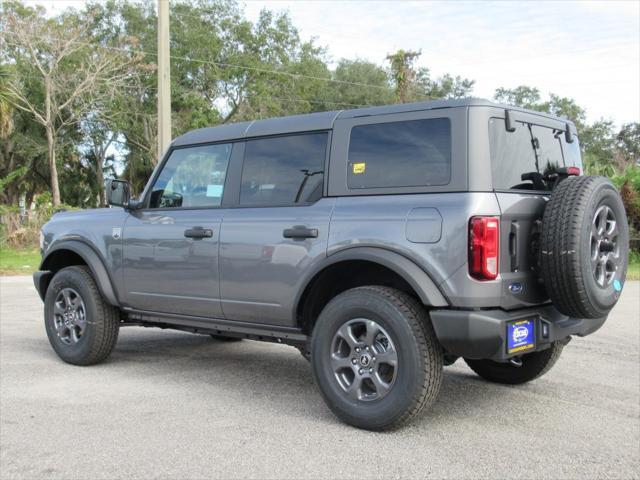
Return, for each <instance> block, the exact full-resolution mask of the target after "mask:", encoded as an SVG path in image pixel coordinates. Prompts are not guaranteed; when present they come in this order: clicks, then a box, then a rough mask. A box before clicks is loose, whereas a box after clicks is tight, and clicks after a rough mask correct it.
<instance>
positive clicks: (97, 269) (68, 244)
mask: <svg viewBox="0 0 640 480" xmlns="http://www.w3.org/2000/svg"><path fill="white" fill-rule="evenodd" d="M60 250H70V251H72V252H74V253H76V254H77V255H79V256H80V257H81V258H82V259H83V260H84V262H85V263H86V264H87V266H88V267H89V269H90V270H91V273H92V275H93V279H94V280H95V282H96V285H97V286H98V289H99V290H100V293H101V294H102V296H103V297H104V299H105V300H106V301H107V302H108V303H109V304H111V305H114V306H116V307H117V306H119V305H120V303H119V302H118V296H117V294H116V290H115V289H114V288H113V285H114V284H113V282H112V281H111V277H110V276H109V272H108V271H107V269H106V267H105V266H104V263H103V261H102V259H101V258H100V256H99V255H98V254H97V253H96V251H95V250H94V249H93V248H92V247H91V246H89V245H88V244H86V243H84V242H82V241H79V240H63V241H61V242H59V243H56V244H54V245H52V246H51V248H49V250H47V253H46V255H45V257H44V258H43V259H42V263H41V264H40V270H41V272H36V274H34V282H35V283H36V289H37V290H38V293H39V294H40V298H42V299H43V300H44V297H45V294H46V291H47V287H48V286H49V282H50V281H51V278H53V272H51V270H50V262H51V258H52V255H51V254H52V253H54V252H57V251H60ZM47 273H48V274H47ZM38 274H40V275H38ZM36 276H38V279H37V280H36Z"/></svg>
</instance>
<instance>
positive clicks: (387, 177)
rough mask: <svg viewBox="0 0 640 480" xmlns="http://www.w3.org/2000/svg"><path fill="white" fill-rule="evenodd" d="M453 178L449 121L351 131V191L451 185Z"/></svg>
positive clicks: (349, 175) (363, 128) (369, 127)
mask: <svg viewBox="0 0 640 480" xmlns="http://www.w3.org/2000/svg"><path fill="white" fill-rule="evenodd" d="M450 179H451V123H450V122H449V119H447V118H435V119H423V120H410V121H403V122H390V123H376V124H372V125H360V126H357V127H354V128H353V129H352V130H351V139H350V141H349V162H348V173H347V184H348V187H349V188H350V189H359V188H387V187H419V186H428V185H447V184H448V183H449V181H450Z"/></svg>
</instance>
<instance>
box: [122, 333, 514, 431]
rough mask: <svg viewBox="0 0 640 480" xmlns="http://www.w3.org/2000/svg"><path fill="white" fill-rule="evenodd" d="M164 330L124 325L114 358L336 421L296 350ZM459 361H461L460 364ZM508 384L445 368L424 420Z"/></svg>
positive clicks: (474, 407) (477, 402)
mask: <svg viewBox="0 0 640 480" xmlns="http://www.w3.org/2000/svg"><path fill="white" fill-rule="evenodd" d="M154 333H155V332H154ZM165 335H166V338H163V336H162V335H160V336H159V335H157V334H154V335H153V336H149V337H148V338H139V337H134V338H127V335H126V330H125V335H123V338H121V339H120V341H119V342H118V346H117V347H116V351H114V354H113V358H112V362H113V363H114V364H122V365H124V364H127V365H128V366H129V365H132V364H133V365H135V364H137V365H138V368H139V365H140V364H145V363H149V362H151V363H157V362H160V363H161V364H162V369H164V370H165V373H166V374H169V375H171V374H172V373H175V374H176V375H180V376H181V377H186V378H189V379H190V380H191V382H192V381H194V380H195V381H198V380H199V381H201V382H203V383H207V384H215V385H216V387H217V388H225V389H228V390H232V391H233V390H238V392H236V393H239V392H240V391H241V392H242V393H243V394H244V393H247V389H249V390H250V392H249V393H251V395H249V396H247V397H244V398H247V400H246V401H252V400H251V398H253V399H254V400H255V401H257V402H260V403H261V404H264V403H265V402H268V403H269V408H270V409H271V408H273V409H277V410H280V412H279V413H281V414H282V415H294V416H299V415H302V414H305V412H309V411H311V410H315V411H316V414H319V413H321V412H324V413H322V414H321V417H322V418H323V419H325V420H328V421H329V422H331V423H333V422H335V421H336V419H335V417H333V415H332V414H331V412H330V411H329V409H328V408H327V407H326V406H325V405H324V403H323V402H322V399H321V396H320V393H319V391H318V389H317V388H316V386H315V385H314V381H313V378H312V374H311V369H310V365H309V362H307V361H306V360H305V359H304V358H303V357H302V356H301V355H300V354H299V353H298V351H297V350H296V349H294V348H292V347H286V346H283V345H277V346H276V345H269V344H264V343H261V342H253V341H246V340H245V341H242V342H231V343H227V342H220V341H217V340H214V339H211V338H209V337H208V336H203V335H191V334H178V335H180V336H179V338H176V335H175V334H174V335H171V334H168V335H167V334H165ZM460 364H463V361H462V360H458V363H456V365H460ZM190 384H191V385H193V383H190ZM509 388H512V387H505V386H502V385H496V384H491V383H488V382H486V381H483V380H482V379H480V378H479V377H478V376H476V375H475V374H474V373H473V372H471V370H468V369H466V367H464V369H462V368H459V367H454V368H451V367H445V369H444V378H443V383H442V389H441V391H440V394H439V396H438V399H437V400H436V403H435V404H434V405H433V406H432V408H431V409H430V411H429V412H428V413H427V414H426V415H425V417H424V418H423V419H422V420H421V421H422V422H432V421H438V420H439V419H442V420H443V421H449V420H450V419H451V418H452V417H458V416H459V415H465V416H466V415H474V414H482V412H483V411H486V409H487V408H489V407H491V406H495V404H496V402H498V401H500V398H502V397H503V396H504V390H505V389H509ZM318 409H320V411H321V412H318V411H317V410H318Z"/></svg>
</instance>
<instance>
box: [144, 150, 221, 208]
mask: <svg viewBox="0 0 640 480" xmlns="http://www.w3.org/2000/svg"><path fill="white" fill-rule="evenodd" d="M231 148H232V144H230V143H225V144H220V145H204V146H198V147H188V148H179V149H177V150H174V151H173V152H172V153H171V156H170V157H169V160H167V162H166V163H165V165H164V167H163V168H162V172H160V175H159V176H158V178H157V179H156V181H155V183H154V185H153V188H152V190H151V201H150V203H149V208H179V207H219V206H220V203H221V202H222V193H223V192H224V180H225V177H226V175H227V166H228V164H229V157H230V156H231Z"/></svg>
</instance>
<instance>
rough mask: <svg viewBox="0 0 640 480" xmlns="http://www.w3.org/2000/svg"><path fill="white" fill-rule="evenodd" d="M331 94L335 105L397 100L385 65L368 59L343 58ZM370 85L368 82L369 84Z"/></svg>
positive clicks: (378, 103)
mask: <svg viewBox="0 0 640 480" xmlns="http://www.w3.org/2000/svg"><path fill="white" fill-rule="evenodd" d="M331 78H332V79H333V80H336V81H335V82H332V83H331V85H330V87H329V89H328V92H327V93H328V96H329V99H331V101H332V102H335V105H333V108H334V109H338V108H350V107H351V108H353V107H355V106H368V105H385V104H389V103H393V100H394V91H393V88H392V87H391V83H390V82H389V75H388V74H387V72H386V71H385V69H384V68H382V67H380V66H378V65H376V64H375V63H371V62H367V61H365V60H348V59H344V58H343V59H342V60H340V61H339V62H338V65H337V66H336V69H335V70H334V72H333V75H332V77H331ZM365 85H366V86H365Z"/></svg>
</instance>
